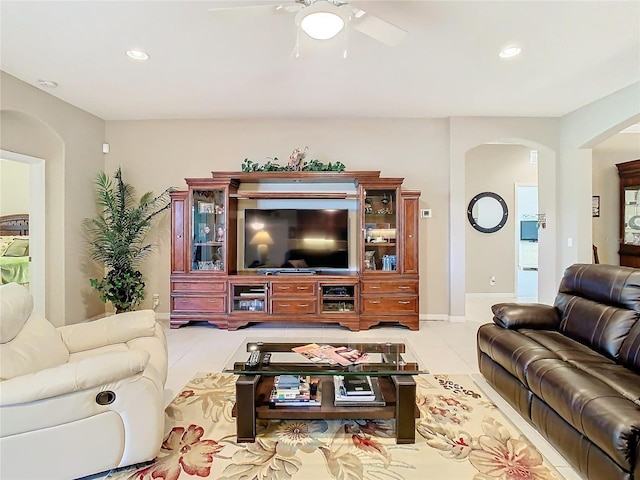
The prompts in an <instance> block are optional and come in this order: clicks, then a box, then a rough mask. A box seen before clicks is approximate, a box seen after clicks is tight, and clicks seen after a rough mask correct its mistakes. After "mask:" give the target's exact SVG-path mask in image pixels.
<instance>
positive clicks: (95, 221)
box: [83, 167, 173, 313]
mask: <svg viewBox="0 0 640 480" xmlns="http://www.w3.org/2000/svg"><path fill="white" fill-rule="evenodd" d="M95 185H96V202H97V205H98V214H97V215H96V216H95V217H94V218H87V219H85V220H84V223H83V226H84V231H85V235H86V239H87V243H88V246H89V252H90V254H91V258H92V259H93V260H95V261H96V262H98V263H99V264H101V265H102V266H103V267H104V269H105V276H104V278H102V279H100V280H99V279H95V278H92V279H91V280H90V282H91V286H92V287H93V288H95V289H96V290H97V291H98V292H99V293H100V299H101V300H102V301H103V302H105V303H106V302H111V303H112V304H113V306H114V307H115V309H116V313H121V312H127V311H130V310H133V309H134V307H136V306H138V305H140V303H141V302H142V300H144V296H145V291H144V287H145V283H144V281H143V278H142V273H141V272H140V270H138V267H139V265H140V263H141V262H142V260H144V259H145V258H146V257H147V256H148V255H149V254H150V253H151V252H152V251H153V248H154V245H152V244H150V243H145V238H146V236H147V233H148V232H149V230H150V229H151V228H152V227H153V225H154V223H155V222H154V219H155V217H156V216H157V215H159V214H160V213H161V212H163V211H164V210H167V209H168V208H169V206H170V196H169V193H170V192H171V191H172V190H173V188H167V189H166V190H165V191H164V192H162V193H161V194H160V195H158V196H154V195H153V193H152V192H147V193H145V194H144V195H142V197H140V200H139V201H136V200H135V190H134V188H133V186H131V185H130V184H127V183H125V182H124V181H123V180H122V171H121V169H120V167H118V169H117V170H116V172H115V173H114V175H113V180H112V179H111V178H110V177H109V176H108V175H107V174H106V173H104V172H100V173H99V174H98V175H97V176H96V179H95Z"/></svg>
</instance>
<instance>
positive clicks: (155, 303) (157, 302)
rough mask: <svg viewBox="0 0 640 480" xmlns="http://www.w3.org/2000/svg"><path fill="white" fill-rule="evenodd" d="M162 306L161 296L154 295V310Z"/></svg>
mask: <svg viewBox="0 0 640 480" xmlns="http://www.w3.org/2000/svg"><path fill="white" fill-rule="evenodd" d="M158 305H160V295H158V294H157V293H154V294H153V308H154V309H156V308H157V307H158Z"/></svg>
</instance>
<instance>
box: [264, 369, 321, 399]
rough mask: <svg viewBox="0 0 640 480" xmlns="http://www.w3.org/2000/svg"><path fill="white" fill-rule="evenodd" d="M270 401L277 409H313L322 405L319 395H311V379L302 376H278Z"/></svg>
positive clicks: (274, 382) (275, 379)
mask: <svg viewBox="0 0 640 480" xmlns="http://www.w3.org/2000/svg"><path fill="white" fill-rule="evenodd" d="M269 401H270V402H271V404H272V405H273V406H275V407H312V406H319V405H320V398H319V395H311V388H310V385H309V379H307V378H304V377H301V376H300V375H279V376H276V377H275V378H274V381H273V389H272V390H271V396H270V398H269Z"/></svg>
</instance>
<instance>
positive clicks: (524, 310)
mask: <svg viewBox="0 0 640 480" xmlns="http://www.w3.org/2000/svg"><path fill="white" fill-rule="evenodd" d="M491 310H492V311H493V315H494V317H493V321H494V322H495V323H496V324H497V325H500V326H501V327H503V328H509V329H513V330H517V329H518V328H533V329H538V330H557V329H558V327H559V326H560V314H559V312H558V310H557V309H556V308H555V307H553V306H551V305H543V304H541V303H498V304H496V305H494V306H492V307H491Z"/></svg>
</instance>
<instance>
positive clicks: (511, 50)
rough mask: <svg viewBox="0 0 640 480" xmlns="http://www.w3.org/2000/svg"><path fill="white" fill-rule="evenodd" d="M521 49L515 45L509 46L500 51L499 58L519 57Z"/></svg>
mask: <svg viewBox="0 0 640 480" xmlns="http://www.w3.org/2000/svg"><path fill="white" fill-rule="evenodd" d="M521 52H522V48H520V47H517V46H515V45H509V46H508V47H504V48H503V49H502V50H500V58H512V57H516V56H518V55H520V53H521Z"/></svg>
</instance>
